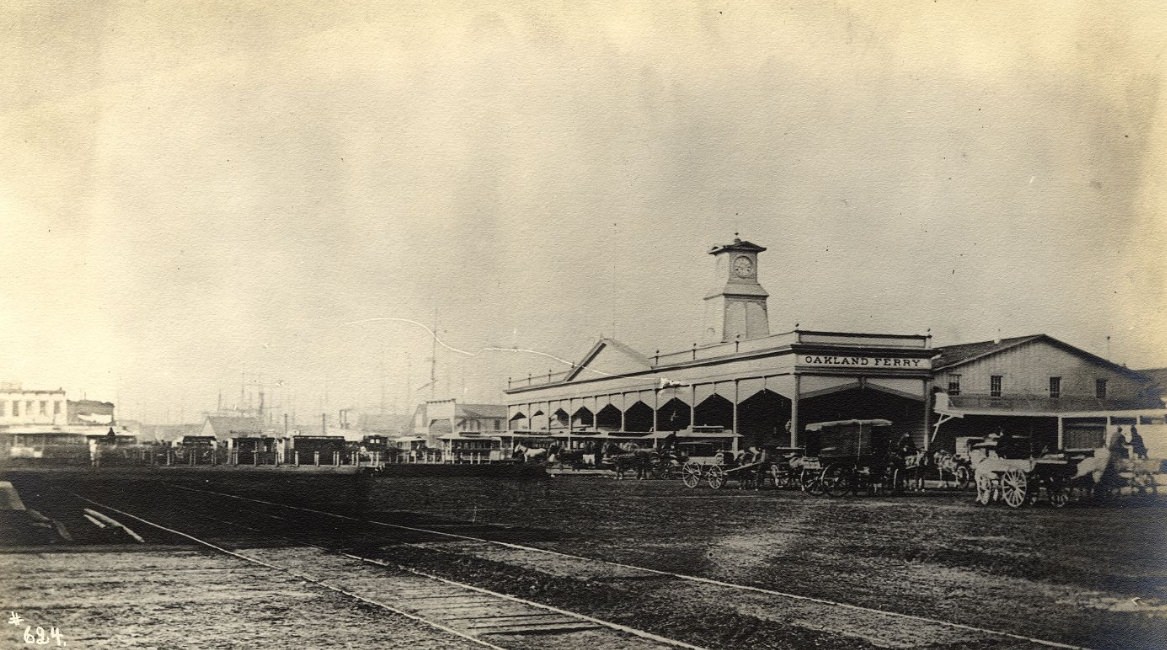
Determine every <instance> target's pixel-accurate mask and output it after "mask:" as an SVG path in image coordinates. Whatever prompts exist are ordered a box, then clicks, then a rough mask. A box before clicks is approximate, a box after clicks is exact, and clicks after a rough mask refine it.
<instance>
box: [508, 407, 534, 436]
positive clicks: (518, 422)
mask: <svg viewBox="0 0 1167 650" xmlns="http://www.w3.org/2000/svg"><path fill="white" fill-rule="evenodd" d="M530 426H531V423H530V422H527V416H526V415H524V414H523V412H522V411H519V412H518V413H515V414H514V415H512V416H511V419H510V420H508V421H507V428H508V429H510V430H511V431H523V430H525V429H527V428H529V427H530Z"/></svg>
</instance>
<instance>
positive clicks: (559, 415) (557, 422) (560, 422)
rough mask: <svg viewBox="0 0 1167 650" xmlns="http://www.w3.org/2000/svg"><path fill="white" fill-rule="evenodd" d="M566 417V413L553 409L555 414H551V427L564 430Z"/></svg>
mask: <svg viewBox="0 0 1167 650" xmlns="http://www.w3.org/2000/svg"><path fill="white" fill-rule="evenodd" d="M568 417H569V416H568V415H567V411H564V410H563V409H555V412H554V413H552V414H551V426H553V427H562V428H564V429H566V428H567V420H568Z"/></svg>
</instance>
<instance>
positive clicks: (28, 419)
mask: <svg viewBox="0 0 1167 650" xmlns="http://www.w3.org/2000/svg"><path fill="white" fill-rule="evenodd" d="M67 402H68V400H66V399H65V391H64V389H61V388H58V389H56V390H25V389H24V387H23V386H22V385H21V384H19V383H12V382H6V383H2V384H0V426H8V427H11V426H24V425H50V426H51V425H64V424H80V423H76V422H72V418H70V417H69V407H68V406H67ZM110 406H111V407H112V406H113V405H112V404H111V405H110ZM98 424H112V419H111V420H110V421H108V422H100V423H98Z"/></svg>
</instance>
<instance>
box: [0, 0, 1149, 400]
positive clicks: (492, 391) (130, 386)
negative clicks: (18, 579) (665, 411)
mask: <svg viewBox="0 0 1167 650" xmlns="http://www.w3.org/2000/svg"><path fill="white" fill-rule="evenodd" d="M269 4H271V3H263V2H254V3H250V2H243V3H238V2H217V3H216V2H205V3H178V2H159V3H141V2H100V1H94V2H90V3H76V4H72V3H70V4H65V3H50V2H47V1H40V2H9V3H5V5H4V6H3V7H2V8H0V61H3V63H0V146H2V151H3V155H0V278H2V282H0V379H3V380H10V381H22V382H23V383H24V385H25V387H26V388H56V387H64V388H66V389H67V390H69V391H70V392H71V397H73V396H80V395H81V394H85V395H86V396H88V397H89V398H91V399H92V398H97V399H106V400H111V401H112V400H116V401H118V405H119V410H120V414H121V416H122V417H129V418H144V419H146V420H147V421H150V422H160V421H163V420H170V421H177V420H179V419H180V417H181V418H182V419H185V420H187V421H198V419H199V413H200V412H201V411H206V410H209V409H214V408H215V406H216V402H217V400H218V399H219V398H218V395H219V392H220V391H222V394H223V402H224V404H225V405H232V404H234V403H236V402H238V401H239V400H240V384H241V383H250V384H252V385H253V388H254V387H255V386H258V384H260V383H262V384H264V385H266V386H267V388H266V391H267V394H268V395H269V396H270V397H269V398H268V399H269V405H270V404H271V403H272V401H275V402H277V403H278V404H279V405H282V406H283V407H284V408H287V409H289V410H291V409H293V408H294V409H295V410H296V413H297V416H298V417H299V418H300V419H303V420H310V419H311V418H312V417H316V418H318V417H319V416H318V414H319V413H320V412H321V410H328V411H329V412H331V413H335V412H336V410H337V409H340V408H346V407H361V406H376V405H379V404H380V403H381V399H382V395H385V402H386V404H387V406H388V407H389V408H391V409H392V408H394V407H396V408H397V409H398V410H403V409H405V408H406V406H405V405H406V403H407V402H409V401H412V400H416V399H421V398H424V397H428V396H429V389H428V388H424V389H421V390H418V388H419V387H421V386H422V385H423V384H424V383H426V382H427V381H428V378H429V373H430V368H429V365H428V362H427V361H426V358H427V357H429V356H430V355H431V342H430V339H429V335H428V334H427V332H426V331H425V329H423V328H422V327H420V326H419V325H415V324H412V323H409V322H406V321H417V322H421V323H425V324H427V325H429V324H432V323H433V321H434V319H435V313H436V318H437V322H438V327H439V330H440V332H441V336H442V339H443V341H444V342H445V343H447V344H448V345H449V346H451V347H452V348H456V349H457V350H462V351H465V352H469V353H475V354H474V355H473V356H469V355H467V354H462V353H459V352H455V351H453V350H450V349H446V348H439V351H438V355H437V358H438V366H437V376H438V379H439V385H440V388H439V390H438V395H439V396H445V395H446V394H449V395H457V396H459V397H461V398H464V399H468V400H471V401H488V400H491V401H493V400H498V399H500V397H501V395H500V389H501V388H503V387H505V383H506V377H507V376H508V375H514V376H519V375H524V376H525V375H526V373H527V372H536V373H538V372H544V373H545V372H546V371H547V370H549V369H555V370H559V369H561V366H560V364H559V363H558V362H556V361H554V360H553V359H550V358H548V357H546V356H543V355H552V356H555V357H560V358H564V359H571V360H574V359H578V358H579V357H580V356H581V355H582V354H583V353H584V352H586V351H587V349H588V347H589V346H590V345H591V343H592V342H593V341H594V340H595V338H596V337H597V336H599V335H600V334H601V333H602V334H604V335H609V336H611V335H613V333H614V334H615V336H616V337H617V338H619V339H621V340H623V341H624V342H626V343H628V344H629V345H631V346H632V347H634V348H637V349H639V350H641V351H643V352H646V353H649V354H651V353H652V352H653V351H654V350H655V349H662V350H671V349H679V348H687V347H688V346H689V345H690V344H691V343H692V342H693V341H696V340H699V336H700V331H701V329H702V328H701V321H700V318H701V315H702V300H701V298H702V297H703V296H704V295H705V292H706V291H707V290H708V289H709V287H710V286H712V258H711V257H709V256H708V255H707V254H706V253H707V251H708V249H709V247H710V246H712V245H713V244H718V243H727V242H729V241H730V240H731V239H732V238H733V236H734V232H740V233H741V236H742V237H743V238H745V239H748V240H750V241H753V242H755V243H758V244H760V245H763V246H766V247H768V249H769V250H768V251H767V252H765V253H763V254H762V256H761V259H760V280H761V282H762V284H763V285H764V286H765V287H766V289H767V290H768V291H769V292H770V294H771V297H770V303H769V305H770V321H771V329H772V331H774V332H781V331H787V330H790V329H792V328H793V327H794V325H795V323H798V324H799V325H800V326H801V327H803V328H814V329H835V330H856V331H876V332H896V333H924V332H926V331H928V330H929V329H930V330H931V333H932V335H933V337H934V341H935V344H937V345H944V344H951V343H961V342H971V341H979V340H985V339H991V338H993V337H994V336H997V335H998V332H999V333H1000V335H1002V336H1018V335H1025V334H1033V333H1041V332H1044V333H1048V334H1050V335H1052V336H1055V337H1057V338H1059V339H1061V340H1063V341H1066V342H1067V343H1070V344H1072V345H1076V346H1079V347H1082V348H1084V349H1086V350H1088V351H1090V352H1093V353H1096V354H1100V355H1107V354H1109V356H1110V358H1112V359H1114V360H1115V361H1118V362H1120V363H1127V364H1128V365H1130V366H1131V367H1135V368H1141V367H1153V366H1167V262H1165V261H1164V260H1167V216H1165V215H1167V76H1165V74H1167V61H1165V58H1164V53H1165V51H1167V10H1165V9H1163V8H1162V4H1161V3H1159V2H1143V3H1139V2H1128V1H1122V2H1078V3H1048V4H1047V3H1041V4H1035V5H1034V6H1024V5H1019V4H1018V3H1013V2H980V3H967V2H951V1H940V2H900V3H861V2H846V1H839V2H834V3H830V2H785V3H772V2H721V3H717V2H678V1H675V0H670V1H667V2H665V1H660V2H648V3H643V4H634V3H625V2H615V1H613V2H588V1H586V0H583V1H581V2H564V3H542V2H531V3H522V2H514V1H511V2H497V3H489V2H470V1H467V2H416V3H409V2H399V3H392V7H391V8H390V7H379V6H368V5H370V4H372V3H363V2H353V3H317V2H303V3H287V4H286V5H284V6H280V7H278V8H276V7H269V6H267V5H269ZM1108 336H1109V337H1110V342H1109V344H1108V342H1107V337H1108ZM492 346H493V347H504V348H521V349H525V350H533V351H536V352H539V353H542V354H533V353H527V352H499V351H480V350H482V349H483V348H484V347H492ZM1108 347H1109V351H1108ZM407 375H408V376H407Z"/></svg>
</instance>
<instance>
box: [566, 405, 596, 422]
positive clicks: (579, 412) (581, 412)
mask: <svg viewBox="0 0 1167 650" xmlns="http://www.w3.org/2000/svg"><path fill="white" fill-rule="evenodd" d="M571 422H572V425H573V426H577V427H590V426H592V425H593V424H595V423H596V419H595V416H593V415H592V412H591V410H589V409H588V407H586V406H581V407H579V408H578V409H576V410H575V413H572V414H571Z"/></svg>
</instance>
